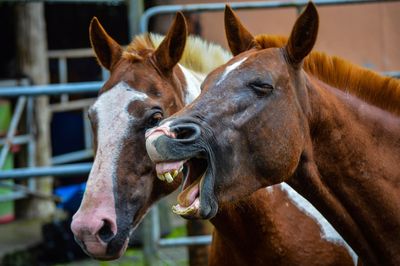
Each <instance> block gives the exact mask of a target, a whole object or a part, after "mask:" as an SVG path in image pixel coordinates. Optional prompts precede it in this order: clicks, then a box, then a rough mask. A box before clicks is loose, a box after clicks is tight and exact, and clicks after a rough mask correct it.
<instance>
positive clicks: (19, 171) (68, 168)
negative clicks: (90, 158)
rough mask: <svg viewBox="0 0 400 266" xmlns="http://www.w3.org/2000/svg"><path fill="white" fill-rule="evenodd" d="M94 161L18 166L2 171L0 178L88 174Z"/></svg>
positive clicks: (17, 178)
mask: <svg viewBox="0 0 400 266" xmlns="http://www.w3.org/2000/svg"><path fill="white" fill-rule="evenodd" d="M91 168H92V163H77V164H69V165H62V166H61V165H60V166H45V167H31V168H16V169H13V170H3V171H0V180H3V179H14V180H24V179H28V178H30V177H33V176H34V177H46V176H72V175H86V174H88V173H89V172H90V169H91Z"/></svg>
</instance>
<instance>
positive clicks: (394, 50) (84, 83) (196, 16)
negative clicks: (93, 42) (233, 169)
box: [0, 0, 400, 265]
mask: <svg viewBox="0 0 400 266" xmlns="http://www.w3.org/2000/svg"><path fill="white" fill-rule="evenodd" d="M289 2H296V1H261V2H257V3H265V6H264V7H260V8H258V9H253V8H251V7H252V3H253V4H254V3H255V2H250V1H244V0H242V1H229V3H243V5H242V8H243V9H240V10H237V14H238V15H239V17H240V19H241V20H242V22H243V23H244V24H245V25H246V26H247V27H248V29H249V30H250V32H252V33H253V34H254V35H255V34H260V33H268V34H280V35H285V36H288V34H289V33H290V30H291V28H292V25H293V23H294V21H295V19H296V17H297V15H298V13H299V11H300V10H301V8H302V5H301V4H299V5H295V6H291V7H287V6H286V7H279V6H281V5H285V4H286V5H287V4H288V3H289ZM301 2H302V3H303V4H304V1H299V3H301ZM316 2H317V4H318V1H316ZM325 2H326V1H325ZM327 2H329V1H327ZM335 2H336V3H335ZM354 2H356V3H354ZM367 2H369V3H367ZM214 3H217V1H206V0H203V1H201V0H165V1H161V0H148V1H144V0H126V1H124V0H110V1H107V0H97V1H96V0H59V1H57V0H43V1H39V0H37V1H18V0H14V1H12V0H2V1H0V22H1V23H0V34H1V35H0V36H1V39H0V40H1V41H0V169H1V170H0V265H189V264H190V265H204V263H205V262H204V261H203V262H194V260H193V259H190V256H192V255H190V254H191V253H190V252H188V250H187V246H186V245H185V244H177V243H178V242H179V241H178V240H179V239H185V238H184V237H185V236H186V227H185V221H184V220H183V219H181V218H179V217H176V216H174V215H172V214H171V212H170V206H171V205H172V203H171V202H173V201H174V198H175V197H176V196H175V195H171V196H169V197H168V198H166V199H164V200H162V202H161V203H160V204H159V205H158V209H157V211H156V212H154V211H153V212H152V215H153V216H154V217H152V219H147V222H145V226H147V227H148V230H146V229H143V226H141V227H140V228H139V229H138V230H137V232H135V234H134V237H132V239H131V242H130V248H129V250H128V252H127V253H126V254H125V256H124V257H123V258H121V259H119V260H117V261H115V262H97V261H94V260H91V259H90V258H88V257H87V256H86V255H85V254H84V253H83V252H82V251H81V249H80V248H79V246H77V245H76V244H75V242H74V239H73V236H72V233H71V232H70V229H69V225H70V221H71V216H72V214H73V213H74V212H75V211H76V210H77V209H78V207H79V204H80V200H81V197H82V194H83V191H84V188H85V181H86V179H87V176H88V172H89V170H90V165H91V164H90V163H91V161H92V159H93V150H92V136H91V128H90V124H89V121H88V119H87V110H88V107H89V106H90V105H91V104H92V103H93V102H94V99H95V97H96V95H97V90H98V89H99V88H100V87H101V84H102V81H103V80H105V79H107V75H108V73H107V72H106V71H105V70H102V69H101V68H100V67H99V65H98V64H97V62H96V60H95V58H94V54H93V52H92V50H91V48H90V43H89V36H88V27H89V22H90V20H91V19H92V17H93V16H96V17H97V18H99V20H100V22H101V23H102V25H103V26H104V27H105V29H106V30H107V32H108V33H109V34H110V35H111V36H112V37H113V38H114V39H115V40H116V41H117V42H119V43H120V44H123V45H127V44H128V43H129V41H130V40H131V37H132V36H134V35H136V34H139V33H142V32H147V31H150V32H157V33H161V34H165V33H166V31H167V30H168V27H169V26H170V23H171V22H172V19H173V17H174V15H175V12H176V10H181V9H182V8H185V10H186V11H185V10H184V11H185V12H184V13H185V16H186V17H187V19H188V21H189V27H190V33H191V34H194V35H199V36H201V37H202V38H204V39H206V40H208V41H211V42H216V43H219V44H220V45H222V46H223V47H225V48H227V44H226V41H225V35H224V28H223V5H211V6H206V5H200V6H194V5H192V4H214ZM246 4H247V6H246ZM164 5H166V6H168V7H164ZM171 5H173V6H172V7H173V8H172V9H169V7H171ZM175 5H180V6H175ZM182 5H186V6H182ZM267 5H269V6H270V7H271V6H272V7H273V8H266V6H267ZM213 8H215V10H210V9H213ZM249 8H251V9H249ZM205 9H207V10H205ZM168 10H170V11H168ZM318 11H319V14H320V30H319V36H318V40H317V44H316V48H315V49H317V50H320V51H324V52H326V53H328V54H331V55H338V56H341V57H343V58H346V59H348V60H350V61H352V62H354V63H356V64H359V65H362V66H365V67H367V68H370V69H373V70H376V71H379V72H385V73H386V74H387V75H394V76H398V72H397V71H398V70H400V49H399V48H398V46H399V45H398V44H399V43H400V16H399V15H398V14H400V1H340V0H338V1H334V0H332V1H330V4H329V5H321V6H319V8H318ZM33 85H35V86H36V87H31V86H33ZM20 87H24V88H30V89H31V91H32V93H31V94H29V95H25V96H24V95H22V94H19V93H18V88H20ZM59 89H62V90H63V92H62V93H61V92H56V91H57V90H59ZM34 90H36V93H35V91H34ZM10 91H13V93H10ZM72 91H74V92H73V93H72ZM160 217H161V218H160ZM159 219H162V221H163V222H162V223H160V222H159ZM160 224H161V225H160ZM154 228H160V232H161V233H160V234H159V235H156V236H155V237H154V236H150V238H151V237H153V238H152V240H150V244H149V245H150V246H151V247H152V248H150V249H147V250H150V251H151V252H152V253H151V252H150V253H149V252H147V253H146V251H145V252H143V250H146V248H145V249H143V247H144V246H143V243H144V242H145V243H147V244H146V245H148V243H149V241H145V238H146V237H149V236H147V235H146V234H144V233H143V232H144V231H145V232H149V230H150V231H151V230H152V229H154ZM156 231H157V230H156ZM160 238H166V239H172V240H174V239H178V240H177V241H175V242H173V241H172V242H171V243H173V244H171V245H170V246H164V247H163V246H162V245H159V243H158V242H157V241H159V239H160ZM204 239H205V240H204V242H201V243H203V244H204V243H207V241H208V242H209V240H210V237H209V236H207V237H206V238H204ZM186 240H187V239H185V241H186ZM174 243H175V244H174ZM194 247H195V246H194ZM201 247H202V248H203V249H204V248H207V246H206V245H205V246H204V245H203V246H201ZM154 258H156V259H154Z"/></svg>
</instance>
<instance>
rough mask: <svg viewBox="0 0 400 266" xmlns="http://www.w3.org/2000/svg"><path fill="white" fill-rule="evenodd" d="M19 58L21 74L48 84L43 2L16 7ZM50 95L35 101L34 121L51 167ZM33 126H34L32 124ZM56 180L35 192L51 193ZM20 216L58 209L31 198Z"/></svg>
mask: <svg viewBox="0 0 400 266" xmlns="http://www.w3.org/2000/svg"><path fill="white" fill-rule="evenodd" d="M15 11H16V26H17V27H16V30H17V34H16V36H17V51H18V52H17V56H18V63H19V68H20V72H21V74H23V75H25V76H28V77H29V78H30V79H31V80H32V82H33V84H35V85H42V84H47V83H48V82H49V76H48V61H47V36H46V25H45V20H44V3H43V2H34V3H21V4H17V5H16V9H15ZM48 105H49V99H48V97H47V96H40V97H38V98H36V103H35V116H36V117H35V118H36V123H37V124H36V125H37V154H36V161H37V163H38V165H49V163H50V158H51V151H50V130H49V127H50V114H49V108H48ZM30 127H33V125H30ZM52 186H53V180H52V178H50V177H49V178H45V179H41V180H38V181H37V182H36V190H37V191H38V192H40V193H44V194H49V195H50V194H51V193H52ZM17 210H19V213H18V215H20V216H22V217H25V218H29V217H43V216H48V215H50V214H52V213H53V212H54V210H55V206H54V203H53V202H50V201H44V200H38V199H28V200H24V201H23V202H21V204H19V206H18V208H17Z"/></svg>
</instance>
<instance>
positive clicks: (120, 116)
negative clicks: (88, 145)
mask: <svg viewBox="0 0 400 266" xmlns="http://www.w3.org/2000/svg"><path fill="white" fill-rule="evenodd" d="M146 98H147V95H146V94H145V93H143V92H139V91H135V90H134V89H132V88H131V87H129V85H128V84H126V83H125V82H120V83H118V84H117V85H116V86H115V87H113V88H111V89H110V90H108V91H107V92H105V93H103V94H102V95H101V96H100V97H99V98H98V99H97V101H96V102H95V104H94V105H93V107H92V108H93V109H94V110H95V111H96V114H97V153H96V159H95V162H94V164H93V167H92V170H91V173H90V176H91V177H92V178H90V179H89V180H88V183H91V182H97V181H95V180H94V179H98V178H101V177H104V178H106V179H111V177H113V176H114V175H115V172H116V163H117V162H118V159H119V155H120V152H121V149H122V144H123V140H124V139H125V137H126V136H127V135H128V134H129V126H130V125H131V123H132V122H133V121H134V120H135V118H134V117H133V116H132V115H130V114H129V113H128V106H129V104H130V103H131V102H133V101H144V100H145V99H146ZM93 177H96V178H93ZM103 182H104V181H103ZM88 185H90V184H88Z"/></svg>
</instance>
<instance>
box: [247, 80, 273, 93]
mask: <svg viewBox="0 0 400 266" xmlns="http://www.w3.org/2000/svg"><path fill="white" fill-rule="evenodd" d="M249 86H250V88H251V89H252V90H253V91H254V92H255V93H256V94H257V95H259V96H265V95H269V94H270V93H271V92H272V91H273V90H274V87H273V86H272V85H271V84H268V83H260V82H255V83H250V84H249Z"/></svg>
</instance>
